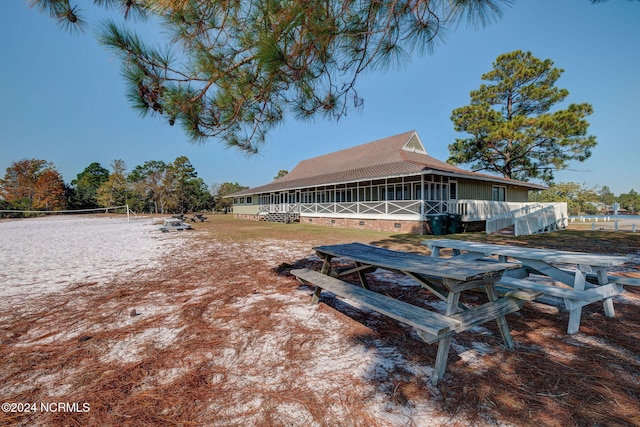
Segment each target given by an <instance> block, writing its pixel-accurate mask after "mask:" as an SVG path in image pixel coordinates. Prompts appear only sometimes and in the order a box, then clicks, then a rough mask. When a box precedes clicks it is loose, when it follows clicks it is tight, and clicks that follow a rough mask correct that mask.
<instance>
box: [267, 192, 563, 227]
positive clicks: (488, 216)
mask: <svg viewBox="0 0 640 427" xmlns="http://www.w3.org/2000/svg"><path fill="white" fill-rule="evenodd" d="M546 206H553V209H554V215H555V218H556V219H557V220H563V219H564V221H565V226H566V221H567V205H566V203H544V204H538V203H520V202H496V201H491V200H470V199H465V200H450V201H445V200H385V201H369V202H332V203H277V204H263V205H260V206H259V211H260V212H265V213H266V212H271V213H274V212H289V213H299V214H302V215H303V216H305V215H307V216H314V215H319V216H322V215H327V216H338V215H345V216H353V217H366V216H372V217H373V216H376V217H379V216H383V215H402V216H405V218H406V217H407V216H412V217H415V218H416V219H417V220H425V219H426V218H427V215H431V214H443V213H457V214H459V215H461V216H462V218H461V219H462V221H464V222H471V221H487V231H489V229H490V228H491V229H493V228H495V227H499V228H496V230H499V229H502V228H505V227H508V226H512V225H515V219H516V218H520V217H523V216H525V215H528V214H530V213H532V212H533V211H534V210H536V209H542V208H544V207H546ZM509 221H510V222H509ZM547 225H548V224H545V226H547Z"/></svg>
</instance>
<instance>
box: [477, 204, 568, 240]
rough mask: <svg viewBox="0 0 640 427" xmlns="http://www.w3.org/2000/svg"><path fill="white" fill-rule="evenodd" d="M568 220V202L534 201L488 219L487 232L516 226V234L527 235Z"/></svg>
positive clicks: (554, 226) (556, 227)
mask: <svg viewBox="0 0 640 427" xmlns="http://www.w3.org/2000/svg"><path fill="white" fill-rule="evenodd" d="M567 222H568V216H567V204H566V203H544V204H542V203H533V204H529V205H527V206H524V207H522V208H520V209H516V210H513V211H510V212H505V213H502V214H500V215H496V216H495V217H492V218H489V219H487V226H486V231H487V234H490V233H494V232H496V231H498V230H502V229H505V228H508V227H511V226H513V227H514V234H515V235H516V236H526V235H529V234H534V233H539V232H543V231H551V230H555V229H558V228H566V227H567Z"/></svg>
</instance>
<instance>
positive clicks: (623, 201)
mask: <svg viewBox="0 0 640 427" xmlns="http://www.w3.org/2000/svg"><path fill="white" fill-rule="evenodd" d="M529 200H530V201H532V202H566V203H567V209H568V211H569V215H582V214H587V215H597V214H602V213H603V209H605V210H608V209H611V207H612V206H613V204H614V203H619V204H620V207H621V208H622V209H624V211H626V212H625V213H629V214H632V215H637V214H638V213H639V212H640V193H638V192H637V191H636V190H634V189H633V188H632V189H631V190H630V191H629V192H628V193H622V194H620V195H618V196H616V195H615V194H614V193H613V192H612V191H611V189H610V188H609V187H608V186H606V185H603V186H602V187H594V188H588V187H586V186H585V185H583V184H578V183H575V182H562V183H557V184H551V185H550V186H549V189H547V190H544V191H540V192H537V193H534V194H533V195H531V196H530V197H529Z"/></svg>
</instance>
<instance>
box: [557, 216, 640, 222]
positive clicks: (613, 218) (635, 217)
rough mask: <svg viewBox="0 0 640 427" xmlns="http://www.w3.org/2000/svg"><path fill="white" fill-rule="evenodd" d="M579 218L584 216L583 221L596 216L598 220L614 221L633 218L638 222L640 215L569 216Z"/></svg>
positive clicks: (591, 219)
mask: <svg viewBox="0 0 640 427" xmlns="http://www.w3.org/2000/svg"><path fill="white" fill-rule="evenodd" d="M581 218H584V219H585V221H593V220H594V219H595V218H598V221H605V220H607V221H615V220H616V219H619V220H633V221H638V222H639V223H640V215H574V216H570V217H569V219H574V220H577V221H579V220H580V219H581Z"/></svg>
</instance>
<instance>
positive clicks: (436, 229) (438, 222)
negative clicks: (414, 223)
mask: <svg viewBox="0 0 640 427" xmlns="http://www.w3.org/2000/svg"><path fill="white" fill-rule="evenodd" d="M427 219H428V220H429V225H430V226H431V232H432V233H433V234H434V235H436V236H441V235H443V234H445V232H446V230H447V216H446V215H439V214H438V215H427Z"/></svg>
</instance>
